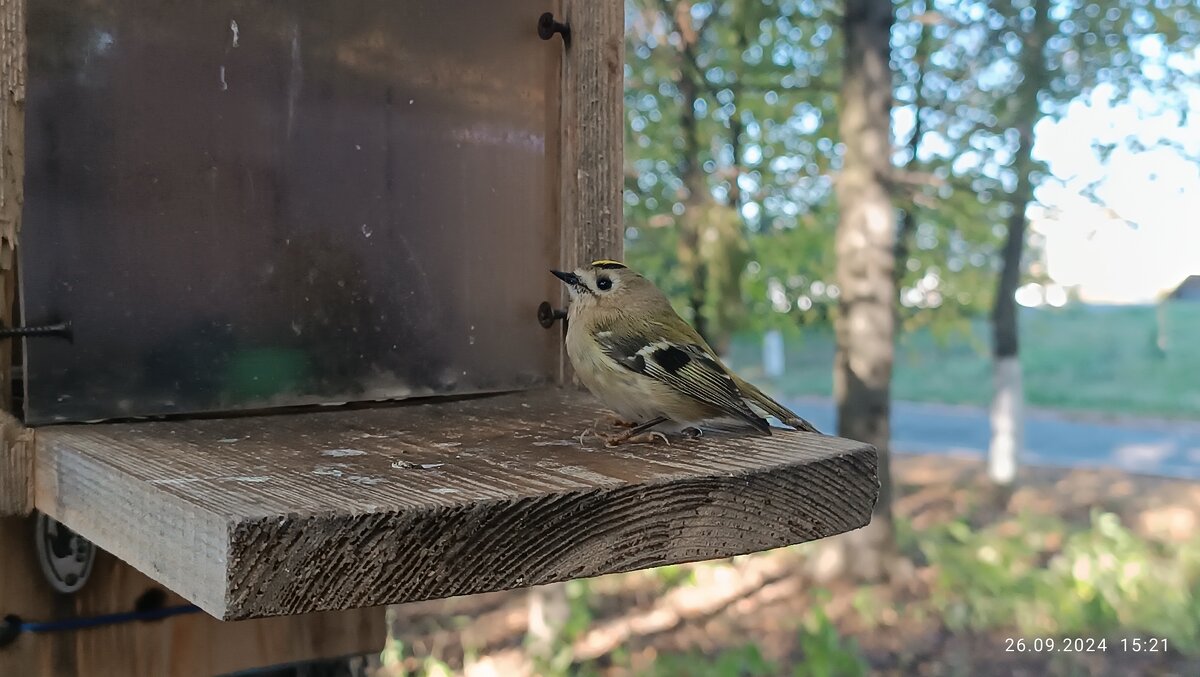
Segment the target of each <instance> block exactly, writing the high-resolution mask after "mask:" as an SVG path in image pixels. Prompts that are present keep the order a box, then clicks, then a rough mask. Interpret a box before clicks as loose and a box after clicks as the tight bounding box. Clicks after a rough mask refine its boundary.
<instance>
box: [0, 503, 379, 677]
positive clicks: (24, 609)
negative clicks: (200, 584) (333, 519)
mask: <svg viewBox="0 0 1200 677" xmlns="http://www.w3.org/2000/svg"><path fill="white" fill-rule="evenodd" d="M32 534H33V519H32V518H24V519H23V518H4V519H0V553H4V556H3V557H0V615H6V614H16V615H19V616H21V617H22V618H24V619H26V620H39V621H40V620H51V619H64V618H70V617H76V616H93V615H97V614H104V613H114V612H122V611H130V610H132V609H133V608H134V605H135V603H136V602H137V599H138V598H139V597H140V596H141V595H143V594H144V593H145V592H146V591H147V590H150V589H152V588H158V587H159V586H158V584H157V583H155V582H154V581H152V580H150V579H149V578H147V577H146V576H145V575H143V574H141V573H139V572H137V571H135V570H134V569H133V568H132V567H129V566H128V565H126V564H124V563H123V562H121V561H120V560H118V559H117V558H115V557H113V556H112V555H109V554H108V553H103V552H102V553H100V554H99V555H98V556H97V558H96V564H95V568H94V569H93V573H92V578H91V580H90V581H89V582H88V584H87V585H86V586H84V588H83V589H82V590H80V591H79V592H78V593H76V594H74V595H59V594H56V593H55V592H54V591H53V590H52V589H51V588H50V586H49V585H47V584H46V583H45V581H44V580H43V578H42V574H41V572H40V571H39V570H38V569H37V565H36V564H35V559H34V555H33V552H32V551H33V536H32ZM165 603H166V604H167V605H172V606H173V605H176V604H182V603H184V601H183V599H182V598H180V597H179V596H178V595H175V594H171V593H168V594H167V597H166V602H165ZM385 637H386V623H385V618H384V610H383V609H379V608H374V609H355V610H350V611H331V612H325V613H319V614H304V615H299V616H289V617H286V618H268V619H260V620H253V621H243V622H237V623H226V622H222V621H219V620H217V619H215V618H213V617H211V616H208V615H207V614H203V613H196V614H189V615H186V616H176V617H173V618H170V619H166V620H162V621H156V622H152V623H126V624H122V625H113V626H105V627H99V628H94V629H89V630H85V631H78V632H62V633H50V634H40V635H29V634H25V635H21V636H20V637H18V638H17V640H16V642H14V643H13V644H11V645H9V646H7V647H5V648H3V649H0V675H13V676H14V677H15V676H16V675H21V676H22V677H69V676H71V675H78V676H83V675H120V676H121V677H209V676H210V675H217V674H225V673H229V672H234V671H239V670H247V669H251V668H257V667H264V666H268V665H279V664H282V663H292V662H297V661H306V660H313V659H317V658H327V657H328V658H332V657H340V656H350V655H360V654H364V653H371V652H377V651H380V650H382V648H383V645H384V640H385Z"/></svg>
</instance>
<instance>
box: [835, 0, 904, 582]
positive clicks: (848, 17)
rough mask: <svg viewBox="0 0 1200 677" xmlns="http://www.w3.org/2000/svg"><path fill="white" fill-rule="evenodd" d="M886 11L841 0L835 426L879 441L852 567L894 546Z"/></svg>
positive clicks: (892, 229)
mask: <svg viewBox="0 0 1200 677" xmlns="http://www.w3.org/2000/svg"><path fill="white" fill-rule="evenodd" d="M892 22H893V16H892V5H891V2H890V0H846V4H845V15H844V17H843V19H842V32H843V34H844V37H845V48H844V49H845V51H844V54H843V64H844V65H843V73H842V96H841V110H840V120H839V122H840V125H839V129H840V131H841V137H842V142H843V143H844V144H845V155H844V159H843V162H842V168H841V172H840V173H839V174H838V177H837V181H836V182H835V187H836V191H837V201H838V207H839V210H840V217H839V221H838V228H837V239H836V250H837V281H838V284H839V285H840V286H841V289H842V291H841V298H840V303H839V304H838V314H837V319H836V321H835V324H834V326H835V328H836V334H837V355H836V357H835V358H834V359H835V362H834V382H833V383H834V386H833V388H834V397H835V398H836V399H837V412H838V435H840V436H842V437H848V438H850V439H854V440H859V441H862V442H868V443H870V444H872V445H874V446H875V448H876V449H877V450H878V451H879V481H880V484H881V488H880V495H879V500H878V502H877V503H876V505H875V514H874V516H873V517H872V520H871V524H870V525H868V526H867V527H866V528H864V529H862V530H860V531H858V532H855V533H854V534H852V540H853V541H856V542H858V543H860V544H861V545H862V546H863V547H860V548H856V550H857V552H856V553H855V556H854V557H853V558H852V559H851V560H850V561H848V562H847V563H848V564H849V565H850V566H851V567H852V568H853V570H854V573H855V574H856V575H858V576H860V577H864V578H870V579H876V578H880V577H881V576H883V575H884V574H885V573H886V560H885V557H886V556H887V555H888V554H889V553H890V552H891V551H893V550H894V548H895V538H894V533H893V530H894V526H893V524H892V504H891V497H892V487H891V472H890V462H889V450H888V448H889V441H890V413H891V393H890V389H891V377H892V360H893V355H894V348H895V345H894V331H895V323H896V322H895V308H896V283H895V278H894V274H895V271H894V269H895V246H896V225H895V213H894V210H893V207H892V201H891V196H890V194H889V184H890V183H891V176H892V164H891V156H892V153H891V110H892V69H891V65H890V59H889V54H890V51H891V48H890V39H889V38H890V32H891V28H892Z"/></svg>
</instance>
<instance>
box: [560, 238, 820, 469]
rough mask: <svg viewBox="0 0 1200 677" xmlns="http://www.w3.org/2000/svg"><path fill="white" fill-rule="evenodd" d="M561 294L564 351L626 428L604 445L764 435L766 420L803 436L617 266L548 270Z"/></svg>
mask: <svg viewBox="0 0 1200 677" xmlns="http://www.w3.org/2000/svg"><path fill="white" fill-rule="evenodd" d="M550 272H551V273H552V274H553V275H554V276H555V277H557V278H558V279H559V280H561V281H562V282H563V284H565V285H566V287H567V293H568V295H569V297H570V304H569V306H568V308H567V317H566V324H567V331H566V334H567V335H566V348H567V356H568V358H569V359H570V361H571V366H572V367H573V368H574V370H575V373H576V374H577V376H578V377H579V380H580V381H581V382H582V383H583V385H584V386H585V387H587V389H588V390H589V391H590V392H591V393H592V395H594V396H595V397H596V398H597V399H598V400H600V401H601V403H603V404H604V405H605V406H607V407H608V408H610V409H612V410H613V412H614V413H615V414H616V417H615V420H614V423H615V424H616V425H620V426H622V427H625V428H628V430H626V431H625V432H624V433H622V434H620V435H616V436H612V437H610V436H604V437H605V439H606V440H607V442H608V444H609V445H610V446H615V445H617V444H621V443H623V442H627V441H652V440H655V439H661V440H663V441H668V443H669V440H667V437H666V435H665V434H664V433H667V432H669V433H680V434H683V435H685V436H688V437H696V436H700V435H703V434H704V432H705V431H714V432H727V433H748V434H754V435H770V434H771V425H770V424H769V423H768V421H767V417H774V418H776V419H778V420H779V422H780V423H782V424H784V425H785V426H788V427H790V428H793V429H795V430H800V431H804V432H810V433H818V434H822V433H820V431H819V430H817V429H816V428H815V427H814V426H813V425H812V424H811V423H809V422H808V421H806V420H805V419H803V418H801V417H800V416H798V415H797V414H796V413H795V412H793V411H791V410H790V409H788V408H787V407H785V406H783V405H782V404H780V403H778V402H776V401H775V400H773V399H771V398H770V397H768V396H767V395H766V394H764V393H763V392H762V391H761V390H759V389H758V388H756V387H755V386H754V385H752V384H750V383H748V382H747V381H745V380H743V379H742V378H741V377H739V376H738V375H737V374H735V373H733V372H732V371H730V370H729V369H728V368H727V367H726V366H725V365H724V364H723V363H722V362H721V360H720V358H719V357H717V354H716V352H714V351H713V349H712V348H711V347H710V346H709V345H708V343H707V342H706V341H705V340H704V338H703V337H701V336H700V334H699V333H698V332H697V331H696V330H695V329H694V328H692V326H691V325H689V324H688V323H687V322H686V321H685V320H684V319H683V318H682V317H680V316H679V314H678V313H676V312H675V309H674V308H673V307H672V306H671V302H670V300H669V299H668V298H667V296H666V295H665V294H663V292H662V291H661V290H660V289H659V288H658V287H657V286H655V284H654V283H653V282H651V281H650V280H649V279H647V278H646V277H645V276H643V275H641V274H640V273H638V272H636V271H634V270H633V269H631V268H629V267H628V266H626V265H625V264H624V263H621V262H620V261H613V260H608V259H601V260H598V261H592V262H591V263H590V264H589V265H586V266H582V267H580V268H577V269H575V270H574V271H571V272H564V271H561V270H551V271H550Z"/></svg>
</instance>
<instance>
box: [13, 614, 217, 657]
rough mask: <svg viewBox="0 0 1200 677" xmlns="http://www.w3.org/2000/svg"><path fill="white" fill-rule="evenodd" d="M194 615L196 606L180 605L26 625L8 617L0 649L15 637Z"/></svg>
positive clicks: (19, 619)
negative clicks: (24, 634) (26, 633)
mask: <svg viewBox="0 0 1200 677" xmlns="http://www.w3.org/2000/svg"><path fill="white" fill-rule="evenodd" d="M197 611H200V607H198V606H196V605H195V604H184V605H180V606H168V607H160V608H157V609H146V610H143V611H126V612H123V613H115V614H101V615H99V616H83V617H80V618H66V619H63V620H60V621H26V620H23V619H22V618H21V617H20V616H17V615H15V614H10V615H8V616H5V617H4V622H3V624H2V625H0V647H4V646H7V645H9V644H11V643H12V642H14V641H16V639H17V637H18V636H20V635H21V633H23V632H28V633H32V634H40V633H46V632H68V631H71V630H85V629H87V628H95V627H99V626H102V625H118V624H121V623H132V622H134V621H157V620H161V619H164V618H170V617H171V616H179V615H182V614H190V613H195V612H197Z"/></svg>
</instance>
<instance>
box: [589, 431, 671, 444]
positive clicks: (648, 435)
mask: <svg viewBox="0 0 1200 677" xmlns="http://www.w3.org/2000/svg"><path fill="white" fill-rule="evenodd" d="M603 437H604V442H605V444H606V445H608V446H610V447H615V446H619V445H621V444H626V443H628V444H655V443H656V442H659V441H661V442H662V443H663V444H666V445H667V446H668V447H669V446H671V440H670V439H668V438H667V436H666V435H665V434H663V433H660V432H659V431H657V430H651V431H650V432H645V433H640V434H632V435H631V434H630V433H628V432H624V433H621V434H620V435H612V436H609V435H604V436H603Z"/></svg>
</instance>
